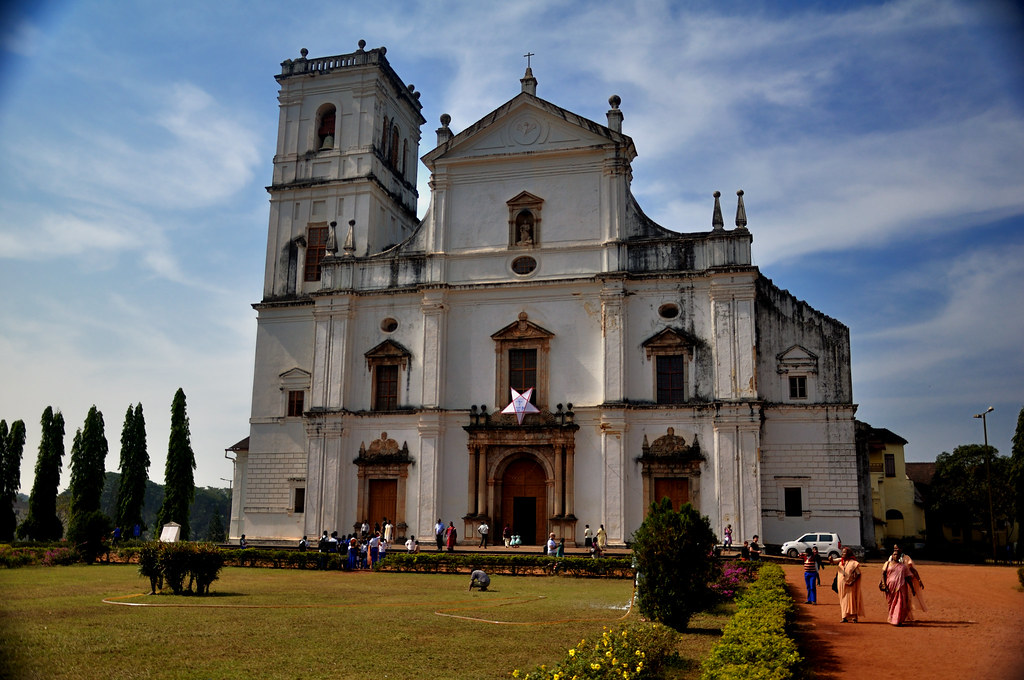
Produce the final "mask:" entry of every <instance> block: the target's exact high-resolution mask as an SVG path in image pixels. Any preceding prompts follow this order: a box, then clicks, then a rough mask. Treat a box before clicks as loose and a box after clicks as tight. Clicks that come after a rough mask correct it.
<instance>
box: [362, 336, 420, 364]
mask: <svg viewBox="0 0 1024 680" xmlns="http://www.w3.org/2000/svg"><path fill="white" fill-rule="evenodd" d="M363 356H364V357H366V361H367V363H368V364H369V365H370V366H375V365H380V364H401V365H406V366H407V365H408V364H409V359H411V358H412V352H410V351H409V350H407V349H406V348H405V347H403V346H402V345H400V344H399V343H397V342H395V341H394V340H391V339H388V340H385V341H384V342H382V343H380V344H379V345H377V346H376V347H374V348H373V349H371V350H370V351H368V352H366V354H364V355H363Z"/></svg>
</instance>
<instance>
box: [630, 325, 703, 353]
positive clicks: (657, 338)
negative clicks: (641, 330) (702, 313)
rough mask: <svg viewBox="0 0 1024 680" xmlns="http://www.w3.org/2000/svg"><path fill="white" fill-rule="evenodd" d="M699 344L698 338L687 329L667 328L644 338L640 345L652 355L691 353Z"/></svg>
mask: <svg viewBox="0 0 1024 680" xmlns="http://www.w3.org/2000/svg"><path fill="white" fill-rule="evenodd" d="M697 344H698V341H697V339H696V338H694V337H692V336H691V335H690V334H689V333H687V332H686V331H683V330H677V329H675V328H665V329H663V330H661V331H659V332H657V333H655V334H654V335H652V336H651V337H649V338H647V339H646V340H644V341H643V342H642V343H640V346H641V347H643V348H644V349H645V350H646V351H647V356H648V357H650V356H651V355H652V354H669V353H689V352H690V351H692V350H693V348H694V346H695V345H697Z"/></svg>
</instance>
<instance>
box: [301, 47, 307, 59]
mask: <svg viewBox="0 0 1024 680" xmlns="http://www.w3.org/2000/svg"><path fill="white" fill-rule="evenodd" d="M299 54H301V55H302V58H303V59H305V58H306V55H307V54H309V50H307V49H306V48H305V47H303V48H302V49H301V50H299Z"/></svg>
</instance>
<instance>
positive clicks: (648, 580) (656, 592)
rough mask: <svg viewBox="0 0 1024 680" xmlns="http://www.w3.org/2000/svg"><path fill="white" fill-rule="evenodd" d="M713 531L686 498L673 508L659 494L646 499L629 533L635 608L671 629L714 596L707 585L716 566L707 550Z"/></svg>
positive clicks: (682, 625)
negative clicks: (634, 571)
mask: <svg viewBox="0 0 1024 680" xmlns="http://www.w3.org/2000/svg"><path fill="white" fill-rule="evenodd" d="M714 545H715V534H714V532H713V531H711V523H710V522H709V521H708V518H707V517H705V516H704V515H701V514H700V512H699V511H698V510H697V509H696V508H694V507H693V506H692V505H690V504H689V503H684V504H683V507H681V508H680V509H679V511H678V512H676V511H674V510H673V509H672V502H671V501H670V500H669V499H667V498H663V499H662V500H661V502H660V503H651V507H650V510H649V511H648V512H647V517H646V518H645V519H644V521H643V524H641V525H640V527H639V528H638V529H637V530H636V531H635V532H634V534H633V560H634V562H635V563H636V569H637V597H636V602H637V606H638V607H639V608H640V612H641V613H642V614H644V615H645V616H647V617H648V618H650V619H652V620H654V621H660V622H661V623H664V624H665V625H667V626H670V627H672V628H675V629H676V630H683V629H685V628H686V626H687V624H688V623H689V622H690V617H691V616H693V615H694V614H695V613H696V612H699V611H703V610H704V609H706V608H707V607H708V606H709V605H710V604H711V603H712V602H713V601H714V598H715V593H714V591H712V590H711V588H710V585H709V584H711V583H712V582H713V581H714V580H715V578H716V576H717V571H718V565H717V563H716V562H715V559H714V557H713V556H712V554H711V551H712V548H713V547H714Z"/></svg>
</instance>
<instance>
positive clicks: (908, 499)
mask: <svg viewBox="0 0 1024 680" xmlns="http://www.w3.org/2000/svg"><path fill="white" fill-rule="evenodd" d="M857 440H858V443H859V444H862V445H863V446H864V448H865V449H866V450H867V452H868V469H869V476H870V480H871V514H872V519H873V523H874V529H875V543H876V544H877V546H878V547H879V548H884V547H886V546H888V545H889V544H891V543H892V542H894V541H899V540H903V541H909V542H911V543H921V542H923V541H924V538H925V519H924V502H923V499H922V498H921V494H920V493H919V492H918V490H917V486H916V485H915V484H914V482H913V481H912V480H911V479H910V477H908V476H907V463H906V458H905V457H904V452H903V447H904V446H906V444H907V440H906V439H904V438H903V437H900V436H899V435H898V434H895V433H894V432H891V431H890V430H887V429H885V428H876V427H871V425H868V424H867V423H862V422H860V421H857Z"/></svg>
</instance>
